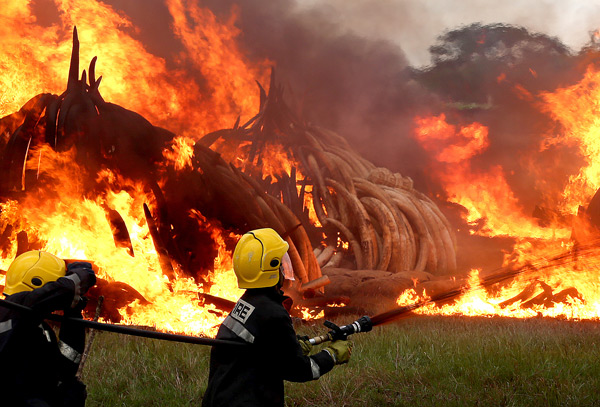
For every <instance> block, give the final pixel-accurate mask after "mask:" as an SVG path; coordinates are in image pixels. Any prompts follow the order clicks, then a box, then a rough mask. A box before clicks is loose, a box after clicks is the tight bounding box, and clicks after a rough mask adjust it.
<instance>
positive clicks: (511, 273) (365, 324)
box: [0, 240, 600, 346]
mask: <svg viewBox="0 0 600 407" xmlns="http://www.w3.org/2000/svg"><path fill="white" fill-rule="evenodd" d="M599 246H600V241H598V240H597V241H594V242H592V243H590V244H588V245H585V246H583V245H582V246H581V247H580V248H579V252H580V255H581V254H583V252H584V249H587V250H589V249H596V250H597V248H598V247H599ZM571 256H572V253H571V252H569V251H567V252H562V253H559V254H558V255H556V256H554V257H552V258H550V259H547V260H546V261H547V264H545V265H537V266H536V265H533V264H527V265H525V266H522V267H520V268H518V269H510V268H509V269H501V270H500V272H497V273H494V274H490V275H488V276H486V277H485V278H483V279H482V280H481V281H480V283H479V284H478V285H476V286H472V287H468V288H465V287H462V288H456V289H454V290H449V291H446V292H444V293H441V294H439V295H436V296H433V297H431V298H428V299H424V300H422V301H418V302H416V303H413V304H409V305H405V306H400V307H398V308H396V309H392V310H390V311H387V312H383V313H381V314H377V315H375V316H373V317H368V316H366V315H365V316H363V317H361V318H359V319H357V320H356V321H354V322H352V323H351V324H348V325H343V326H337V325H336V324H334V323H333V322H331V321H325V323H324V325H325V326H326V327H328V328H330V331H329V332H328V333H327V334H324V335H320V336H316V337H314V338H310V339H309V342H310V343H311V344H312V345H317V344H320V343H323V342H327V341H334V340H338V339H347V338H348V337H349V336H350V335H353V334H355V333H358V332H369V331H371V330H372V329H373V327H374V326H377V325H380V324H384V323H387V322H390V321H392V320H395V319H398V318H401V317H405V316H408V315H411V311H414V310H416V309H418V308H421V307H423V306H425V305H427V304H430V303H432V302H443V301H447V300H451V299H453V298H456V297H458V296H460V295H462V294H464V293H465V292H467V291H472V290H475V289H481V288H484V287H489V286H491V285H494V284H497V283H499V282H502V281H505V280H508V279H511V278H514V277H516V276H517V275H520V274H524V273H532V274H537V273H539V272H540V271H541V270H542V269H544V268H548V267H552V264H556V263H555V262H564V263H569V262H570V261H572V260H568V258H569V257H571ZM548 260H549V261H548ZM0 306H3V307H6V308H9V309H12V310H16V311H20V312H24V313H29V314H34V315H35V314H37V313H36V312H35V311H34V310H33V309H31V308H29V307H26V306H24V305H20V304H16V303H13V302H10V301H6V300H2V299H0ZM41 317H42V318H44V319H49V320H52V321H57V322H61V321H69V322H72V323H75V324H80V325H83V326H84V327H87V328H92V329H97V330H100V331H107V332H114V333H120V334H125V335H132V336H140V337H145V338H153V339H161V340H167V341H174V342H183V343H192V344H199V345H209V346H220V345H227V346H247V345H246V344H245V343H241V342H235V341H228V340H223V339H213V338H205V337H199V336H187V335H177V334H170V333H165V332H156V331H147V330H143V329H137V328H132V327H128V326H124V325H118V324H107V323H102V322H95V321H89V320H86V319H77V318H70V317H65V316H62V315H56V314H49V315H45V316H41Z"/></svg>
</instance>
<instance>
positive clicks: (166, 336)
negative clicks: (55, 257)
mask: <svg viewBox="0 0 600 407" xmlns="http://www.w3.org/2000/svg"><path fill="white" fill-rule="evenodd" d="M0 306H2V307H6V308H9V309H11V310H14V311H19V312H23V313H26V314H30V315H36V314H38V313H36V312H35V311H34V310H33V309H31V308H29V307H26V306H24V305H21V304H15V303H14V302H10V301H6V300H2V299H0ZM41 317H42V318H43V319H49V320H51V321H57V322H66V321H68V322H69V323H74V324H78V325H82V326H84V327H86V328H92V329H97V330H99V331H107V332H114V333H118V334H124V335H131V336H140V337H143V338H152V339H161V340H165V341H171V342H183V343H192V344H196V345H209V346H221V345H227V346H246V344H245V343H241V342H235V341H228V340H224V339H213V338H204V337H200V336H188V335H177V334H170V333H166V332H156V331H147V330H144V329H138V328H132V327H130V326H124V325H117V324H106V323H102V322H95V321H89V320H87V319H78V318H71V317H65V316H64V315H57V314H48V315H43V316H41Z"/></svg>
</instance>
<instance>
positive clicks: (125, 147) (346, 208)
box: [0, 12, 600, 336]
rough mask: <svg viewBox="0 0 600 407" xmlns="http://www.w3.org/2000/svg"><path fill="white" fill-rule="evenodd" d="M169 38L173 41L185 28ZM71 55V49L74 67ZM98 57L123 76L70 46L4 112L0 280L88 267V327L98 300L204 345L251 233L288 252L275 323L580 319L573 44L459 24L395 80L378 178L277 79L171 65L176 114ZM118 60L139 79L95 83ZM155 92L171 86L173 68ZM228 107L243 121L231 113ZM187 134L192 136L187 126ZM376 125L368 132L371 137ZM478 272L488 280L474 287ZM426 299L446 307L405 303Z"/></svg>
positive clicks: (579, 117)
mask: <svg viewBox="0 0 600 407" xmlns="http://www.w3.org/2000/svg"><path fill="white" fill-rule="evenodd" d="M206 13H208V12H206ZM204 17H205V18H207V19H206V21H205V22H206V23H207V24H206V25H209V24H208V22H210V24H212V26H211V28H212V29H214V32H215V33H216V34H218V33H219V32H221V35H222V36H223V38H226V39H231V37H230V36H229V34H225V33H224V31H223V30H224V29H225V28H227V27H225V26H223V27H221V26H219V23H218V22H217V21H216V20H215V19H214V16H212V17H211V15H210V14H206V15H204ZM175 20H176V23H177V24H181V26H180V31H181V32H180V35H181V37H182V38H183V42H184V43H185V32H186V30H189V31H193V27H191V26H186V23H185V21H179V20H177V15H175ZM78 28H79V29H80V30H82V29H83V30H85V29H87V28H86V27H78ZM204 29H208V28H206V27H205V28H204ZM205 37H206V38H208V37H209V36H208V35H206V34H205ZM207 41H208V40H207ZM93 42H94V38H93V36H90V35H87V36H86V39H85V40H82V43H81V51H82V53H83V51H84V50H85V49H86V47H89V48H92V47H93ZM62 44H64V43H62ZM120 45H122V47H123V49H125V50H126V51H124V55H125V58H123V57H122V55H120V54H115V55H111V54H110V53H105V54H104V55H103V54H102V53H99V54H100V55H99V56H98V58H96V57H93V58H90V60H86V61H82V62H85V63H86V66H85V69H81V68H80V42H79V38H78V33H77V29H75V30H74V31H73V39H72V44H70V46H72V49H71V59H70V61H69V65H68V77H67V81H66V88H64V85H65V84H63V88H64V89H63V90H64V92H62V93H61V94H54V93H51V92H47V93H39V92H38V93H31V94H29V95H27V98H25V99H23V97H24V96H23V95H19V98H20V99H23V100H28V101H27V102H25V103H24V104H23V103H21V105H20V108H16V109H12V110H10V109H11V108H13V107H14V106H12V105H10V104H9V103H5V104H4V106H3V108H2V110H1V111H2V112H3V114H5V115H4V117H3V118H2V119H1V120H0V134H1V136H0V153H1V154H2V163H1V167H0V209H1V212H0V253H1V256H2V268H4V269H6V267H7V266H8V264H10V262H11V261H12V259H14V257H15V256H16V255H18V254H20V253H23V252H24V251H27V250H32V249H43V250H48V251H50V252H53V253H55V254H57V255H59V256H61V257H63V258H71V259H88V260H91V261H93V262H94V264H95V265H96V266H98V268H99V274H98V276H99V279H98V284H97V286H96V287H94V288H93V289H92V290H90V293H89V296H90V302H89V304H88V307H87V309H86V311H87V316H88V317H91V316H93V313H94V310H95V309H96V305H97V301H98V298H99V297H101V296H102V297H103V298H104V304H103V306H102V312H101V315H100V316H101V318H102V320H104V321H110V322H118V323H121V324H131V325H142V326H146V327H151V328H155V329H157V330H161V331H167V332H175V333H185V334H204V335H208V336H212V335H214V333H215V329H216V327H218V325H219V323H220V322H221V321H222V319H223V318H224V317H225V316H226V315H227V313H228V312H229V311H230V310H231V308H232V305H233V304H234V302H235V300H236V299H237V298H238V297H239V295H240V293H241V290H239V289H237V286H236V283H235V278H234V275H233V273H232V272H231V269H232V266H231V253H232V249H233V246H234V245H235V242H236V241H237V239H238V238H239V236H240V235H241V234H242V233H244V232H245V231H247V230H251V229H255V228H261V227H272V228H274V229H275V230H276V231H278V232H279V233H280V234H281V235H282V236H284V237H285V240H286V241H287V242H288V243H289V245H290V252H289V253H290V256H291V260H292V263H293V266H294V270H295V273H296V281H295V283H294V285H293V286H291V287H289V288H287V294H288V295H290V296H291V297H292V298H293V300H294V306H293V309H292V315H294V316H296V317H299V318H302V319H305V320H308V319H322V318H325V317H331V316H335V315H340V314H344V313H350V314H357V313H363V314H368V315H373V314H376V313H381V312H385V311H388V310H392V309H395V308H397V307H399V306H402V305H407V304H411V303H421V304H423V306H421V307H420V308H419V309H417V310H415V312H417V313H423V314H443V315H501V316H511V317H518V318H527V317H531V316H536V315H543V316H548V317H558V318H567V319H598V317H599V315H598V313H599V309H600V308H599V306H598V304H599V303H600V297H599V292H600V291H599V290H598V287H597V282H596V281H597V277H598V266H597V264H598V261H599V260H600V258H599V257H598V256H599V255H600V251H598V250H597V249H596V246H595V242H596V239H597V237H598V230H597V228H598V227H600V197H598V196H597V195H595V193H596V190H597V189H598V186H599V185H600V176H599V173H598V171H597V169H596V166H597V162H598V154H600V153H599V151H600V150H599V149H598V148H597V147H596V143H597V140H596V137H594V135H595V134H596V120H595V107H594V106H595V100H596V99H597V97H598V92H599V91H600V86H598V82H599V79H598V78H600V76H599V75H598V72H597V71H596V66H597V63H598V61H599V56H600V54H599V52H598V51H599V47H598V45H597V43H596V42H594V39H593V38H592V39H591V40H590V43H589V44H588V46H587V47H586V48H584V49H582V50H581V51H580V52H579V53H577V54H574V53H573V52H572V51H570V50H569V49H567V48H566V47H565V46H563V45H562V44H560V42H558V40H556V39H553V38H550V37H548V36H545V35H541V34H533V33H529V32H528V31H527V30H525V29H522V28H518V27H511V26H503V25H492V26H482V25H478V24H475V25H472V26H468V27H463V28H461V29H458V30H456V31H452V32H449V33H447V34H445V35H444V36H442V37H440V43H439V44H438V45H436V46H434V47H432V49H431V52H432V56H433V64H432V65H431V66H430V67H427V68H423V69H420V70H417V69H414V68H413V69H409V68H408V67H404V69H402V70H401V71H400V72H401V74H399V76H398V78H399V79H398V81H399V82H398V84H397V85H398V87H399V89H401V90H406V92H407V93H406V94H405V96H406V98H407V99H408V100H409V101H411V102H414V106H413V107H411V108H409V109H405V110H403V111H402V113H398V114H397V116H398V117H400V118H401V119H402V120H404V121H405V123H404V124H403V125H401V126H398V127H399V131H401V132H402V133H403V134H402V137H406V138H410V140H411V141H409V142H407V141H398V143H399V144H400V145H402V148H403V149H404V150H405V151H403V152H402V157H404V158H406V157H407V156H408V154H413V153H414V157H413V159H412V160H405V161H406V162H401V163H397V162H394V161H393V160H391V159H390V157H391V156H392V153H393V152H390V151H384V152H382V153H381V157H380V158H381V160H378V159H377V157H375V156H374V155H373V153H372V152H371V151H372V150H371V149H367V148H362V147H361V145H360V143H357V142H356V140H357V136H356V135H354V134H352V135H345V134H342V133H341V131H342V130H343V129H344V126H339V125H337V124H336V123H333V122H332V123H320V122H318V121H316V120H315V118H318V117H319V115H318V114H317V115H315V114H314V113H311V112H305V111H304V110H303V109H301V108H300V107H299V104H298V95H295V94H294V93H293V86H290V87H289V88H288V87H286V85H285V83H289V82H293V80H292V81H289V80H288V79H285V80H284V79H283V77H282V78H280V77H279V76H278V75H279V74H280V73H279V70H278V69H277V68H272V66H269V67H268V68H267V67H266V65H265V66H262V67H260V69H259V68H256V69H249V68H247V69H246V70H245V71H244V72H243V73H242V72H241V71H240V69H242V68H244V67H245V65H244V64H241V65H236V63H237V62H239V60H236V58H240V57H239V54H237V53H236V52H233V51H231V55H230V56H228V57H227V58H229V59H227V58H225V57H223V59H224V60H226V61H227V63H229V64H230V65H228V67H229V68H230V69H231V70H232V71H234V72H235V73H234V74H233V76H235V75H238V77H239V78H251V80H249V81H246V83H244V84H243V86H246V85H247V84H248V83H252V81H256V82H255V83H252V86H251V88H249V87H243V86H242V84H239V83H229V82H227V79H224V80H223V77H224V75H220V74H216V75H214V77H211V78H210V79H208V77H209V75H208V74H207V72H210V71H211V69H213V70H214V69H215V68H214V66H212V65H211V64H212V63H213V62H212V61H211V60H210V58H207V57H204V58H200V62H198V61H192V62H194V63H198V64H199V66H200V65H202V66H203V67H204V68H206V70H204V71H202V73H203V74H204V75H206V82H207V83H208V84H205V86H206V87H207V88H210V89H211V92H212V95H213V96H211V97H208V96H207V97H205V98H203V99H202V98H201V99H195V98H197V97H199V95H202V92H201V90H200V89H199V87H198V85H197V84H196V83H191V82H190V83H189V87H188V88H185V87H182V88H179V89H178V90H177V92H181V94H182V95H183V96H181V97H178V96H175V95H176V94H177V92H175V91H173V89H174V88H172V87H171V85H172V83H173V82H170V81H169V80H165V81H164V82H160V81H158V82H159V85H160V86H159V87H160V89H159V91H162V92H163V96H164V95H167V97H165V98H163V99H160V98H158V97H157V96H156V94H155V93H153V92H155V90H156V89H152V88H151V86H150V85H149V83H150V82H151V81H152V80H153V79H157V78H159V77H158V76H153V75H154V73H156V72H158V71H161V70H166V69H167V68H166V67H165V66H164V64H161V63H158V62H156V61H154V62H156V64H155V65H153V66H151V64H145V63H144V61H143V59H142V58H143V57H145V55H144V54H143V53H141V54H140V55H136V54H135V52H140V51H139V49H136V48H135V43H134V42H133V41H123V40H121V42H120ZM203 45H204V46H206V47H208V48H209V47H212V46H214V45H213V44H210V43H208V42H207V43H206V44H203ZM221 45H222V46H223V47H224V48H225V47H226V45H227V44H225V41H224V42H223V43H222V44H221ZM186 46H187V47H190V48H193V47H197V45H192V44H191V43H186ZM234 49H235V48H234ZM194 50H197V48H194ZM220 51H222V52H225V51H227V50H226V49H222V50H220ZM199 52H200V51H199ZM211 52H212V53H215V52H216V51H215V49H214V48H209V49H206V50H204V51H203V55H210V54H211ZM382 52H383V51H382ZM85 55H89V52H88V51H85ZM111 57H114V58H115V59H116V60H115V61H111V60H110V59H111ZM127 57H128V58H131V60H132V61H133V62H132V63H133V65H134V66H135V67H136V69H139V70H136V71H134V72H133V74H132V76H131V77H129V78H114V77H112V78H111V77H110V76H111V75H115V73H117V72H119V70H118V69H115V68H114V66H115V65H119V64H122V63H124V61H125V60H127ZM150 60H151V59H150ZM136 61H138V62H136ZM88 62H89V65H87V64H88ZM221 63H223V62H222V61H221ZM103 66H104V67H108V68H103ZM153 69H155V71H154V72H153V71H152V70H153ZM197 69H199V70H200V68H197ZM46 72H48V71H46ZM97 72H102V73H103V76H98V74H97ZM213 73H214V72H213ZM265 73H266V74H265ZM29 75H32V73H31V72H28V71H23V72H20V77H19V81H25V83H27V81H28V77H29ZM56 75H57V77H56V78H51V79H49V80H48V82H47V83H49V84H52V86H53V87H54V86H55V85H54V84H55V83H57V82H58V81H59V79H60V77H58V75H60V74H58V73H57V74H56ZM144 75H147V78H149V79H147V78H146V79H144ZM222 76H223V77H222ZM172 77H174V78H175V79H181V78H183V79H185V75H184V74H183V73H182V72H180V71H176V70H174V71H173V72H172ZM103 78H105V79H103ZM215 78H219V80H217V79H215ZM42 79H44V78H42ZM129 79H131V80H132V81H134V80H141V81H140V82H136V84H137V85H140V86H138V87H137V88H136V89H135V92H133V91H132V90H131V88H128V90H127V92H129V93H128V95H129V96H128V97H131V98H132V99H133V98H138V99H140V100H144V102H143V103H141V104H137V106H138V107H140V109H135V108H134V110H137V112H136V111H134V110H130V108H129V107H123V106H121V105H119V104H117V103H113V102H111V100H110V99H109V98H106V97H104V96H103V92H102V91H101V90H102V89H103V86H105V83H106V82H107V81H109V80H110V81H113V83H119V82H120V81H124V82H126V81H127V80H129ZM142 79H143V80H142ZM173 80H174V79H173ZM34 82H35V85H36V86H37V85H38V83H39V84H41V85H44V84H45V82H44V81H43V80H41V79H40V78H38V77H35V78H31V83H34ZM184 83H185V81H184ZM142 85H143V86H142ZM111 86H112V87H110V86H109V89H110V93H111V94H112V95H117V96H118V95H119V90H118V86H115V85H111ZM236 87H237V88H236ZM23 88H24V89H25V91H27V92H29V91H30V88H29V87H26V86H24V87H23ZM31 89H35V87H32V88H31ZM232 89H234V90H239V91H240V92H239V97H240V100H241V99H243V102H239V103H238V104H236V103H233V102H231V100H233V99H234V98H235V96H236V95H235V93H236V92H234V91H232ZM242 89H243V91H244V92H242ZM248 89H251V90H248ZM416 89H418V91H416ZM145 92H148V94H147V95H145ZM170 92H172V93H170ZM219 92H223V93H225V94H227V92H231V94H227V96H228V97H230V98H231V99H227V98H226V97H223V98H222V99H219V98H218V94H219ZM159 93H160V92H159ZM400 93H402V92H400ZM215 95H217V96H215ZM143 97H146V98H145V99H143ZM398 98H399V96H398V95H394V96H393V97H391V96H390V97H389V99H385V98H383V97H382V99H381V104H382V105H381V106H380V109H382V110H385V109H389V111H391V112H392V113H395V111H394V109H395V108H394V106H393V105H389V106H387V105H383V104H384V103H386V102H390V101H391V100H398ZM20 99H18V98H16V99H15V100H20ZM120 99H121V100H126V99H127V98H125V99H124V98H123V97H122V95H121V96H120ZM153 101H156V103H153ZM254 102H255V103H254ZM132 105H136V103H132ZM152 106H155V107H156V109H157V110H153V107H152ZM403 106H404V105H403ZM242 109H245V110H244V111H241V110H242ZM232 112H234V113H232ZM232 114H233V116H232ZM145 115H148V116H149V117H152V118H148V117H145ZM220 115H222V117H221V116H220ZM236 116H237V118H236V119H235V120H232V121H230V122H227V121H228V120H230V119H231V117H236ZM377 119H378V116H376V115H375V116H374V117H373V120H377ZM203 120H204V121H206V123H209V122H210V125H208V124H205V125H203V126H196V127H194V123H198V122H199V121H203ZM354 120H356V119H355V118H354V119H352V121H354ZM364 120H365V121H367V122H368V120H369V119H368V118H365V119H364ZM156 122H158V123H160V124H156ZM171 122H172V123H173V127H172V128H171V127H169V124H170V123H171ZM153 123H154V124H153ZM395 123H396V122H395V121H393V120H391V119H389V118H382V119H381V122H379V123H376V124H375V125H373V126H372V128H374V129H379V128H381V126H383V125H393V124H395ZM406 123H409V124H406ZM216 124H218V125H220V126H221V127H215V125H216ZM328 125H331V127H328ZM211 126H212V128H211ZM333 127H337V129H335V130H334V129H333ZM409 128H410V129H411V130H410V131H409V130H408V129H409ZM338 130H339V131H340V132H338ZM387 131H389V130H387ZM404 133H406V134H404ZM372 137H375V136H372ZM397 137H398V138H400V136H397ZM370 142H373V143H379V141H378V140H377V139H376V138H372V140H371V141H368V142H367V143H370ZM390 146H391V144H390V142H389V140H386V141H385V142H381V148H382V149H384V150H385V149H386V148H390ZM367 150H368V151H367ZM367 156H369V157H368V158H367ZM413 180H414V181H413ZM499 272H500V274H502V273H504V275H507V276H510V278H503V279H502V280H501V281H497V280H490V279H489V278H488V277H489V276H490V275H492V276H493V275H498V273H499ZM4 273H5V271H4ZM447 292H457V293H458V294H460V295H455V296H452V298H450V301H443V302H441V301H432V302H423V301H424V300H425V301H426V300H427V299H429V298H433V299H436V298H441V297H443V294H444V293H447ZM446 300H447V298H446Z"/></svg>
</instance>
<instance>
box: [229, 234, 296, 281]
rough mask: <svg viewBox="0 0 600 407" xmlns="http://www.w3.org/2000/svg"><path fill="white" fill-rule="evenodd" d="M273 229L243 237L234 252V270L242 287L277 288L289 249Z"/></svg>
mask: <svg viewBox="0 0 600 407" xmlns="http://www.w3.org/2000/svg"><path fill="white" fill-rule="evenodd" d="M289 247H290V246H289V245H288V243H287V242H286V241H285V240H283V239H282V238H281V236H279V234H277V232H275V231H274V230H273V229H269V228H265V229H256V230H252V231H250V232H248V233H246V234H244V235H243V236H242V238H241V239H240V240H239V242H238V243H237V245H236V246H235V250H234V251H233V271H234V272H235V275H236V276H237V279H238V286H239V287H240V288H262V287H273V286H274V285H276V284H277V283H278V282H279V267H280V266H281V265H282V263H283V257H284V255H285V254H286V252H287V251H288V249H289Z"/></svg>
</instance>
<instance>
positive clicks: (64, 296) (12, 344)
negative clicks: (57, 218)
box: [0, 274, 85, 406]
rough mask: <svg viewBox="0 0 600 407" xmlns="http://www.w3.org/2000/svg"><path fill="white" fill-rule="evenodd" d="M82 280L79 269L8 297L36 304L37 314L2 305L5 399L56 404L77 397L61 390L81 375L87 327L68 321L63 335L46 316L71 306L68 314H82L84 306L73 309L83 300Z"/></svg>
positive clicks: (1, 396)
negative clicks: (80, 308) (78, 370)
mask: <svg viewBox="0 0 600 407" xmlns="http://www.w3.org/2000/svg"><path fill="white" fill-rule="evenodd" d="M80 281H81V280H80V278H79V276H78V275H77V274H70V275H67V276H65V277H61V278H59V279H58V280H56V281H53V282H49V283H47V284H45V285H44V286H43V287H40V288H37V289H35V290H33V291H26V292H20V293H16V294H13V295H10V296H7V298H6V301H10V302H14V303H17V304H21V305H25V306H27V307H30V308H32V309H33V310H35V311H36V313H35V314H36V315H31V314H23V313H21V312H18V311H13V310H9V309H8V308H4V307H0V364H1V366H0V404H2V405H7V406H8V405H10V406H21V405H44V403H42V402H41V401H44V402H45V403H47V405H51V406H53V405H56V403H58V401H57V400H59V399H60V400H61V403H62V402H63V401H62V400H64V398H65V397H67V398H69V397H71V396H70V395H65V394H61V392H62V391H63V389H65V388H71V387H70V386H71V385H70V384H67V383H70V382H73V381H74V380H75V373H77V368H78V366H79V362H80V360H81V354H82V352H83V348H84V345H85V329H84V328H83V327H82V326H74V324H73V323H70V324H69V323H68V322H63V323H62V324H61V328H60V332H59V335H58V336H59V338H58V339H57V338H56V335H55V334H54V331H53V330H52V328H51V327H50V326H49V325H48V324H46V323H45V322H44V321H43V317H42V316H43V315H48V314H50V313H51V312H52V311H55V310H65V315H68V316H71V317H73V316H75V315H78V316H79V317H80V316H81V311H80V310H79V311H75V312H74V311H72V308H73V307H76V306H77V304H78V303H79V301H80V300H81V297H80V296H79V294H80V292H81V290H80ZM70 310H71V311H70ZM81 386H83V385H81ZM83 391H85V388H84V389H83ZM31 400H35V401H31ZM5 402H6V403H7V404H4V403H5ZM36 403H37V404H36ZM61 405H62V404H61Z"/></svg>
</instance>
